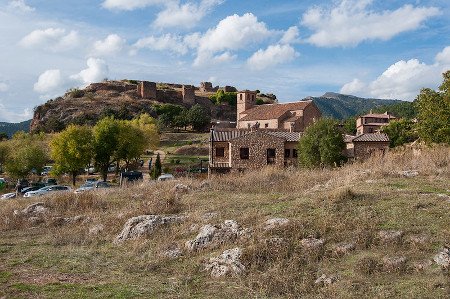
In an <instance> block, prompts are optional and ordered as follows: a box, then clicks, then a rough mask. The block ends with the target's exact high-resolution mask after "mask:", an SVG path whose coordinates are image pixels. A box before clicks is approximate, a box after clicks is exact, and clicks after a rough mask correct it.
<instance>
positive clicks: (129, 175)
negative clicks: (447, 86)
mask: <svg viewBox="0 0 450 299" xmlns="http://www.w3.org/2000/svg"><path fill="white" fill-rule="evenodd" d="M120 175H121V176H122V179H126V180H127V181H128V182H131V181H137V180H142V179H144V176H143V175H142V172H140V171H124V172H122V173H121V174H120Z"/></svg>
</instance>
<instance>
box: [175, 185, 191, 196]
mask: <svg viewBox="0 0 450 299" xmlns="http://www.w3.org/2000/svg"><path fill="white" fill-rule="evenodd" d="M171 192H172V193H175V194H186V193H188V192H189V187H188V186H186V185H183V184H176V185H175V186H174V187H173V188H172V189H171Z"/></svg>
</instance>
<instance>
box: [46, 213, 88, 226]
mask: <svg viewBox="0 0 450 299" xmlns="http://www.w3.org/2000/svg"><path fill="white" fill-rule="evenodd" d="M89 221H90V218H89V217H86V216H85V215H78V216H74V217H53V218H52V224H53V225H55V226H62V225H66V224H74V223H80V222H82V223H86V222H89Z"/></svg>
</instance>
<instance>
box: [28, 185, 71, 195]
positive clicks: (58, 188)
mask: <svg viewBox="0 0 450 299" xmlns="http://www.w3.org/2000/svg"><path fill="white" fill-rule="evenodd" d="M68 191H72V189H71V188H70V187H69V186H60V185H55V186H45V187H42V188H41V189H39V190H36V191H29V192H27V193H25V194H24V195H23V197H36V196H42V195H46V194H49V193H51V192H68Z"/></svg>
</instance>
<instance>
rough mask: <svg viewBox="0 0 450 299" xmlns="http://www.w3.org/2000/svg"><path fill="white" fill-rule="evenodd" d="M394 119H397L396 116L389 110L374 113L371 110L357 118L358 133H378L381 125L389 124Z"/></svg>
mask: <svg viewBox="0 0 450 299" xmlns="http://www.w3.org/2000/svg"><path fill="white" fill-rule="evenodd" d="M392 119H395V117H394V116H392V115H390V114H389V113H388V112H385V113H382V114H374V113H372V111H371V112H370V113H369V114H366V115H362V116H360V117H358V118H357V119H356V134H357V135H361V134H366V133H378V132H380V129H381V127H382V126H385V125H387V124H388V123H389V122H390V121H391V120H392Z"/></svg>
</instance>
